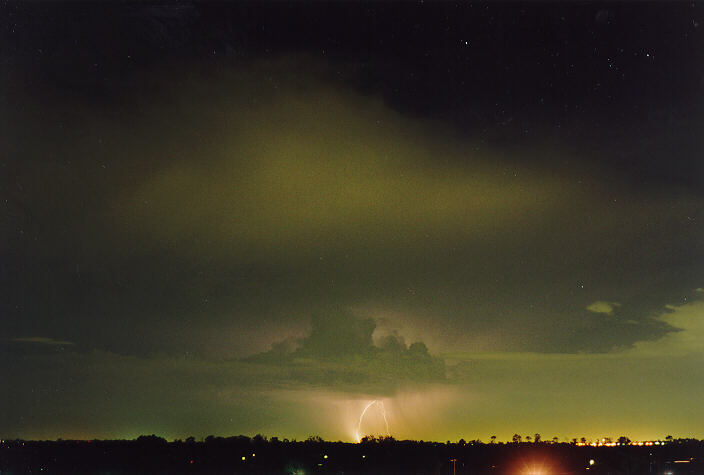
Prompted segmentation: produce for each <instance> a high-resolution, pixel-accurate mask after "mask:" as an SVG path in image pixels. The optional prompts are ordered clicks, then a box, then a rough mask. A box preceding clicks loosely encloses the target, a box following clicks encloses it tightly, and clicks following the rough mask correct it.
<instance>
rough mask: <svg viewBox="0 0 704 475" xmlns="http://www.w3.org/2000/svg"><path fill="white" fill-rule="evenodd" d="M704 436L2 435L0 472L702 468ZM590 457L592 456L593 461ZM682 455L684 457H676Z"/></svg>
mask: <svg viewBox="0 0 704 475" xmlns="http://www.w3.org/2000/svg"><path fill="white" fill-rule="evenodd" d="M703 457H704V443H702V442H700V441H696V440H677V441H674V442H671V443H668V444H663V445H660V446H650V447H645V446H643V447H637V446H617V447H589V446H587V447H579V446H576V445H572V444H566V443H559V444H555V443H520V444H501V443H498V444H481V443H466V444H464V443H451V444H443V443H437V442H417V441H395V440H393V439H391V440H381V441H376V440H375V441H371V442H366V443H361V444H350V443H343V442H325V441H321V440H319V439H317V438H311V439H309V440H307V441H304V442H296V441H292V442H289V441H279V440H278V439H276V438H272V439H270V440H267V439H266V438H263V437H259V436H258V437H255V438H251V439H250V438H248V437H243V436H239V437H230V438H219V437H218V438H216V437H212V436H210V437H208V438H206V440H205V441H202V442H197V441H195V440H192V439H189V440H186V441H175V442H167V441H166V440H164V439H162V438H160V437H156V436H142V437H140V438H138V439H137V440H127V441H124V440H120V441H100V440H93V441H76V440H71V441H68V440H67V441H21V440H13V441H7V440H6V441H3V443H2V446H1V447H0V473H3V474H5V473H100V474H124V473H253V474H265V473H266V474H268V473H272V474H273V473H277V474H304V473H330V474H333V473H334V474H342V473H345V474H393V473H403V474H446V473H453V472H452V469H453V467H452V465H453V463H452V459H456V461H455V470H456V473H457V474H470V473H471V474H517V475H518V474H520V475H524V474H525V475H528V474H534V475H538V474H540V475H548V474H550V475H557V474H577V473H584V474H650V473H652V474H663V475H670V474H671V475H680V474H695V473H696V474H701V473H704V464H702V460H703ZM590 460H593V461H594V463H593V464H592V465H591V466H590ZM676 461H678V462H676Z"/></svg>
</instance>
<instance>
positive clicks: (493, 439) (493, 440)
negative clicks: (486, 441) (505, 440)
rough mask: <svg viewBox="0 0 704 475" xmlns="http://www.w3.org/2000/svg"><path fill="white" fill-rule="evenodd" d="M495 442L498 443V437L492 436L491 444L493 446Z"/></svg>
mask: <svg viewBox="0 0 704 475" xmlns="http://www.w3.org/2000/svg"><path fill="white" fill-rule="evenodd" d="M494 442H496V436H495V435H492V436H491V443H492V444H493V443H494Z"/></svg>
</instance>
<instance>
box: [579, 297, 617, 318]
mask: <svg viewBox="0 0 704 475" xmlns="http://www.w3.org/2000/svg"><path fill="white" fill-rule="evenodd" d="M620 306H621V304H620V303H618V302H604V301H603V300H597V301H596V302H592V303H590V304H589V305H587V310H589V311H590V312H593V313H603V314H605V315H613V314H614V310H615V309H616V308H617V307H620Z"/></svg>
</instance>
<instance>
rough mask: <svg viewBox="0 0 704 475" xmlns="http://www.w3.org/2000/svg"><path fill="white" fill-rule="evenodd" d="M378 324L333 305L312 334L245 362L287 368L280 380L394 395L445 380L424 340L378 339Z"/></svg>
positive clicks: (442, 367)
mask: <svg viewBox="0 0 704 475" xmlns="http://www.w3.org/2000/svg"><path fill="white" fill-rule="evenodd" d="M375 327H376V323H375V322H374V321H373V320H372V319H370V318H358V317H355V316H354V315H352V314H350V313H349V312H345V311H342V310H340V309H334V310H330V311H327V312H325V313H324V314H318V315H315V316H314V317H313V319H312V329H311V332H310V334H309V335H308V336H306V337H305V338H303V339H301V340H300V341H299V342H297V344H296V345H295V346H292V345H286V344H285V342H284V344H278V343H275V344H274V345H272V349H271V350H270V351H267V352H264V353H260V354H256V355H253V356H251V357H248V358H246V359H245V360H244V361H245V362H248V363H251V364H259V365H274V366H276V367H277V368H279V369H283V370H285V371H286V373H287V376H286V377H285V378H283V379H282V380H281V381H280V382H279V384H283V385H289V384H291V383H298V384H304V385H312V386H318V387H326V388H330V389H331V390H334V389H336V390H345V391H350V392H354V393H358V394H359V393H364V392H376V393H377V394H392V393H394V392H396V391H397V390H398V389H399V388H407V387H413V386H417V385H422V384H428V383H440V382H444V381H446V378H445V364H444V362H443V360H442V359H440V358H437V357H435V356H432V355H431V354H430V353H429V352H428V348H427V347H426V346H425V344H424V343H422V342H420V341H417V342H414V343H411V344H410V345H408V346H407V345H406V343H405V342H404V341H403V339H402V338H399V337H398V336H395V335H387V336H385V337H383V338H382V339H381V341H379V342H378V343H377V344H375V342H374V341H373V338H372V334H373V333H374V329H375Z"/></svg>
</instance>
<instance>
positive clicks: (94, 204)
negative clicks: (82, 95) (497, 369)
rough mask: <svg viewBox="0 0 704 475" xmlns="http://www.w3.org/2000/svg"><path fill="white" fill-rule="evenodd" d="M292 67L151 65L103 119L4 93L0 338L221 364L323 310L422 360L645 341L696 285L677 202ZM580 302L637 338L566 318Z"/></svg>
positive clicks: (672, 194) (600, 323)
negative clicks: (603, 310) (613, 313)
mask: <svg viewBox="0 0 704 475" xmlns="http://www.w3.org/2000/svg"><path fill="white" fill-rule="evenodd" d="M245 66H246V67H245ZM302 69H304V70H308V71H313V72H314V71H324V70H325V67H324V66H323V65H321V64H319V63H318V62H316V61H312V60H310V59H302V58H293V59H291V58H289V59H285V60H279V61H273V62H271V61H269V62H260V63H245V64H243V65H240V66H239V67H233V68H232V69H229V70H226V71H213V70H211V69H210V68H209V67H204V68H203V69H201V70H194V71H192V72H188V73H184V72H183V71H181V70H179V68H171V69H166V70H161V71H155V72H152V73H149V74H144V75H140V76H136V77H134V78H133V79H132V80H130V81H128V83H127V84H129V86H126V88H127V89H126V91H129V94H128V95H127V92H126V93H125V94H126V95H124V96H122V98H121V100H120V103H121V104H122V105H121V106H119V107H120V109H119V110H120V111H121V112H120V113H119V114H116V113H115V109H114V108H113V106H110V107H106V106H104V105H101V104H91V103H90V102H88V103H84V102H78V103H75V102H72V103H68V102H66V100H65V98H63V97H62V96H61V95H60V94H58V92H56V91H54V92H51V91H49V92H47V93H45V94H44V95H43V96H42V97H37V98H34V99H33V98H30V97H25V98H24V100H23V101H22V103H21V104H20V102H19V101H15V102H13V103H12V104H13V109H11V110H12V111H13V117H14V120H13V121H12V127H14V129H15V132H16V133H13V134H9V140H8V142H7V144H8V147H9V151H10V152H11V154H10V156H11V157H13V159H12V160H11V161H10V162H8V163H7V165H8V166H9V167H11V168H12V171H13V173H11V174H8V175H5V177H4V181H5V184H6V185H7V186H6V189H7V190H8V191H9V197H10V198H9V199H8V200H7V201H6V202H5V206H6V208H7V209H8V216H9V219H8V220H6V221H5V223H6V226H7V227H8V231H9V232H8V233H6V235H7V237H8V239H7V240H5V241H4V244H3V245H4V248H5V250H6V251H5V254H6V256H7V258H6V259H5V260H4V263H3V266H4V267H3V269H4V278H5V282H6V286H5V287H4V288H5V289H6V290H5V292H6V293H7V298H6V299H5V305H6V311H7V312H8V314H9V315H12V316H13V318H11V319H10V320H9V322H8V325H6V326H5V327H4V328H3V329H2V331H3V332H4V336H5V337H7V338H17V337H27V336H30V337H31V336H39V337H47V338H54V339H57V340H63V339H65V340H70V341H74V342H76V344H77V346H78V347H79V348H85V347H94V348H109V349H112V350H113V351H116V352H119V353H125V354H147V353H150V352H158V351H169V352H177V353H184V352H197V353H206V354H209V355H211V356H218V357H222V356H242V355H246V354H252V353H257V352H261V351H263V350H265V349H266V348H268V346H269V345H270V344H271V343H272V342H275V341H278V340H282V339H284V338H285V337H286V336H287V335H290V334H291V333H292V332H293V334H295V335H298V336H299V337H300V336H303V335H305V331H306V327H307V325H308V322H309V319H310V315H311V314H312V313H314V312H316V311H317V310H318V309H320V308H325V307H327V306H329V305H336V306H338V307H343V308H345V307H346V308H354V309H356V310H355V311H356V312H358V313H359V312H361V313H360V314H364V315H366V316H371V317H373V318H375V319H377V320H379V319H385V321H386V322H388V323H389V324H390V325H391V326H392V327H393V326H394V325H395V327H396V329H398V330H399V331H401V334H403V335H406V336H407V337H408V338H409V339H411V340H413V339H421V340H423V341H425V342H426V343H427V344H428V345H429V346H430V348H431V350H432V351H435V352H437V351H441V350H443V349H445V348H447V347H461V348H463V349H469V348H477V349H482V350H488V349H490V348H491V349H514V348H516V347H519V348H524V349H534V350H539V351H557V350H559V351H585V350H586V351H590V350H605V349H608V348H611V347H614V346H618V347H620V346H628V345H629V344H631V343H632V342H634V341H638V340H641V339H648V338H656V337H658V336H660V335H662V334H663V332H665V331H667V326H666V325H663V324H662V323H657V322H656V323H652V322H649V320H648V318H649V316H650V315H652V314H655V313H657V312H658V311H659V309H661V308H662V307H663V305H665V304H668V303H672V302H676V301H678V299H680V298H682V297H683V296H684V294H683V292H685V290H686V289H691V288H695V287H698V286H700V281H701V272H700V266H699V265H698V263H699V262H700V257H701V240H700V239H699V237H700V235H701V225H700V220H699V219H698V216H700V211H701V209H702V202H701V199H700V197H699V195H698V194H696V193H694V192H692V191H691V190H690V191H688V190H686V189H681V188H678V187H674V186H673V187H669V188H667V187H664V188H660V189H658V191H657V193H649V192H648V190H647V189H644V188H640V187H635V188H634V187H632V186H631V185H630V184H628V182H627V181H626V182H623V181H619V180H618V179H617V178H616V177H615V176H614V175H609V174H603V173H601V171H599V170H598V169H597V170H594V169H593V167H592V166H591V165H590V164H589V163H588V162H586V161H581V160H580V158H579V157H571V156H570V155H569V152H565V151H561V150H559V149H555V148H547V149H546V148H545V147H544V145H541V144H536V145H532V146H530V147H528V146H527V147H526V148H525V149H524V150H522V151H516V150H513V149H509V150H504V149H502V148H501V147H499V146H494V147H489V146H487V145H486V144H484V143H482V141H481V140H480V139H479V138H478V137H471V136H470V137H460V136H459V135H458V134H456V133H455V132H452V131H448V130H447V128H446V127H444V126H443V125H442V124H441V123H435V122H429V121H427V120H420V119H415V118H409V117H406V116H404V115H402V114H399V113H397V112H394V111H392V110H389V108H388V107H386V106H385V105H384V104H383V102H382V101H380V100H379V99H378V98H376V97H374V96H371V97H370V96H361V95H359V94H357V93H354V92H350V91H347V90H345V89H342V88H340V87H339V86H338V85H334V84H330V83H328V82H326V81H323V80H321V79H320V77H321V76H324V75H321V74H312V73H311V74H309V73H301V72H294V71H297V70H298V71H300V70H302ZM165 84H169V85H168V86H165ZM157 85H159V89H156V91H158V92H156V93H155V92H154V91H155V89H154V88H155V87H157ZM20 91H24V89H23V88H20ZM45 104H51V105H52V107H51V108H50V109H47V108H46V106H45ZM167 118H168V119H167ZM518 154H522V155H525V156H528V157H530V156H540V157H542V158H541V159H540V160H536V161H531V160H529V159H518V158H517V156H518ZM586 154H587V151H584V152H583V153H582V155H586ZM10 211H11V212H10ZM602 300H603V301H616V302H621V303H622V304H623V306H622V307H621V308H620V309H619V311H620V312H623V314H624V315H629V316H628V318H626V320H629V319H630V320H635V321H638V322H640V323H642V324H641V325H640V326H637V329H634V328H636V327H635V326H633V325H628V324H622V325H617V326H615V327H614V326H609V325H608V323H606V322H604V320H603V319H599V318H596V316H595V315H593V314H592V313H590V312H588V311H587V310H585V309H586V307H587V306H588V305H589V304H591V303H592V302H595V301H602ZM391 329H392V330H393V329H394V328H391ZM421 333H422V334H423V337H422V338H421V337H420V336H419V335H420V334H421Z"/></svg>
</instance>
